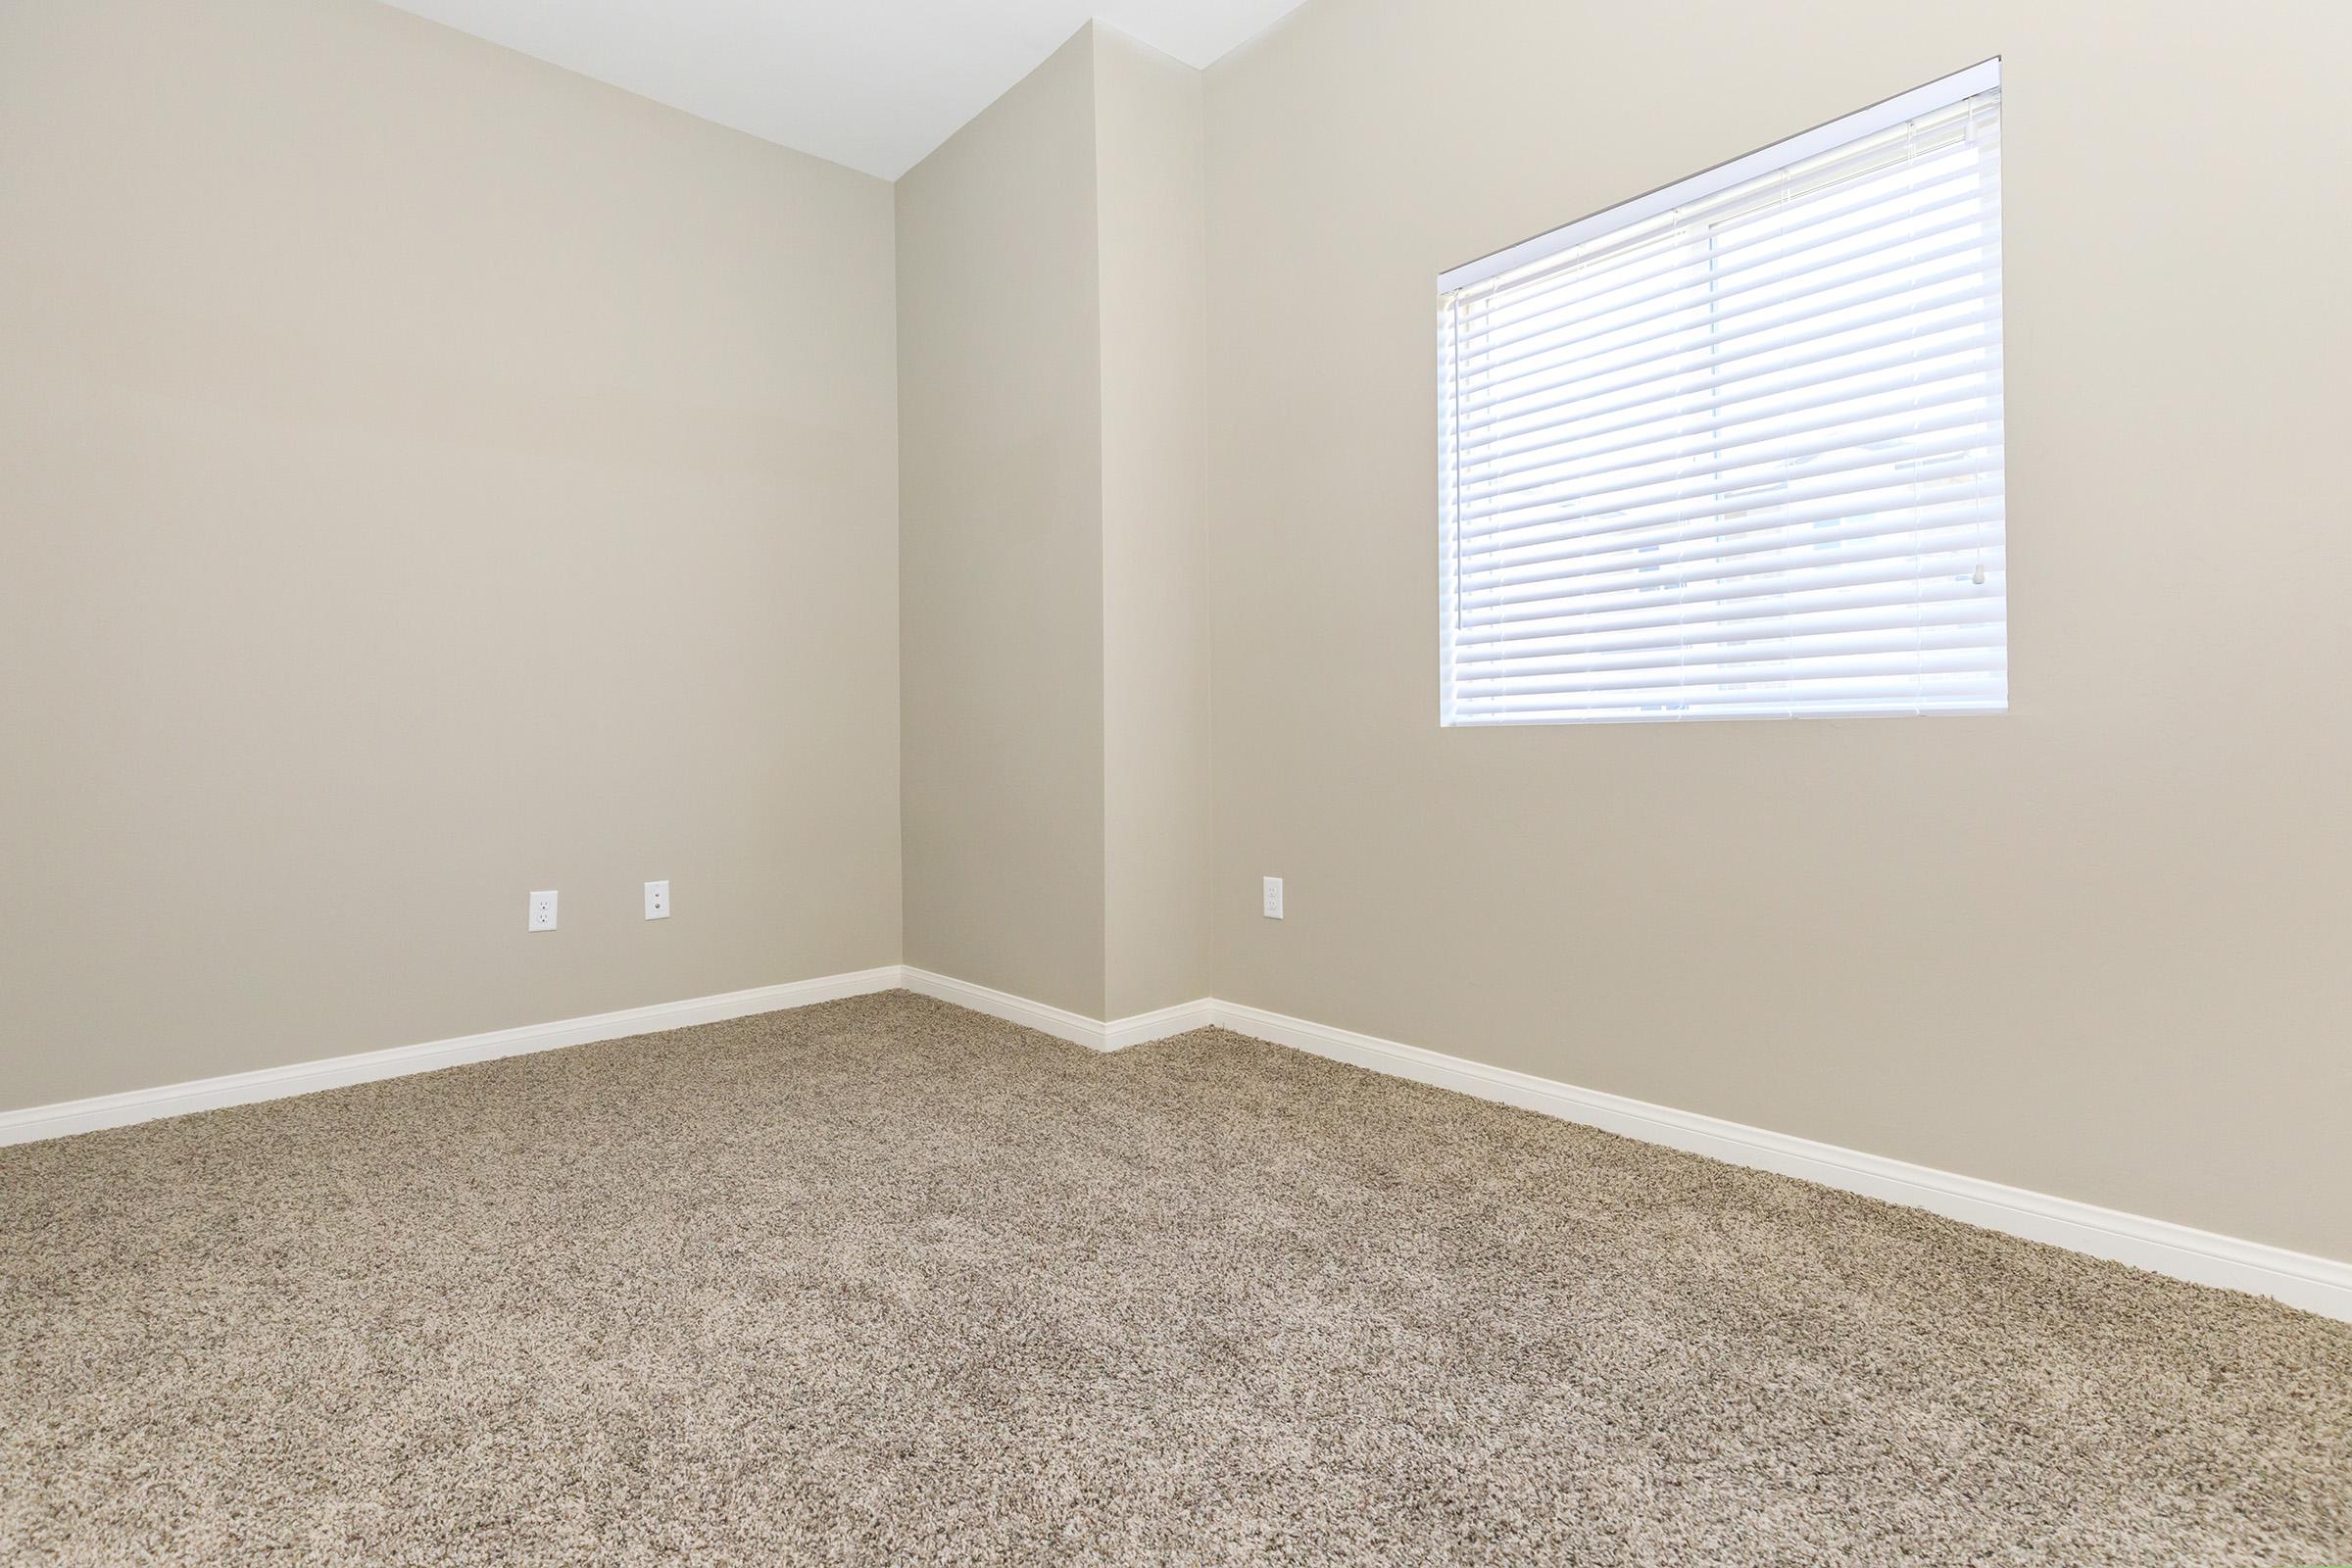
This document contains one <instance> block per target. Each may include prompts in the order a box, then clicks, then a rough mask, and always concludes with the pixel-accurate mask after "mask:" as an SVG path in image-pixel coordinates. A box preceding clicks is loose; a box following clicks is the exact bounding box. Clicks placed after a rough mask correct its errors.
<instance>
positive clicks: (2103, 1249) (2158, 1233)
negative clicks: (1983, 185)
mask: <svg viewBox="0 0 2352 1568" xmlns="http://www.w3.org/2000/svg"><path fill="white" fill-rule="evenodd" d="M901 986H904V987H905V988H907V990H910V991H916V992H920V993H921V994H922V995H924V996H927V997H933V998H936V999H938V1000H939V1001H942V1002H949V1003H954V1004H956V1005H958V1006H963V1007H969V1008H971V1009H972V1010H973V1011H975V1012H984V1013H988V1014H990V1015H991V1016H993V1017H998V1018H1005V1019H1008V1020H1010V1021H1011V1022H1013V1023H1017V1024H1022V1025H1025V1026H1026V1027H1028V1028H1032V1029H1036V1030H1040V1031H1042V1032H1044V1033H1046V1034H1049V1035H1053V1036H1054V1037H1055V1038H1057V1039H1061V1040H1067V1041H1069V1042H1071V1043H1072V1044H1075V1045H1080V1046H1084V1047H1086V1048H1087V1049H1089V1050H1091V1051H1104V1052H1108V1051H1121V1050H1125V1049H1126V1048H1128V1047H1130V1046H1138V1045H1143V1044H1146V1043H1147V1042H1150V1041H1153V1040H1161V1039H1165V1038H1167V1037H1168V1036H1170V1035H1178V1034H1183V1033H1185V1032H1186V1031H1188V1030H1193V1029H1201V1028H1206V1027H1209V1026H1212V1025H1213V1026H1215V1027H1219V1028H1224V1029H1230V1030H1233V1031H1234V1032H1235V1033H1237V1034H1246V1035H1250V1036H1253V1037H1254V1038H1256V1039H1260V1040H1269V1041H1272V1042H1273V1043H1275V1044H1276V1045H1282V1046H1289V1047H1291V1048H1292V1049H1294V1050H1297V1051H1304V1052H1309V1053H1311V1054H1315V1055H1318V1056H1328V1057H1331V1058H1332V1059H1333V1060H1336V1061H1345V1062H1349V1063H1351V1064H1353V1065H1355V1066H1358V1067H1364V1068H1369V1069H1370V1070H1372V1071H1374V1072H1381V1073H1388V1074H1391V1075H1393V1076H1396V1077H1399V1078H1410V1079H1413V1080H1415V1081H1416V1082H1419V1083H1426V1084H1435V1085H1437V1086H1438V1087H1440V1088H1443V1089H1451V1090H1455V1091H1457V1092H1459V1093H1461V1094H1466V1095H1472V1096H1476V1097H1477V1098H1479V1099H1481V1100H1493V1101H1499V1102H1501V1103H1504V1104H1510V1105H1518V1106H1521V1107H1523V1108H1525V1109H1528V1110H1536V1111H1542V1112H1544V1114H1546V1115H1551V1116H1557V1117H1560V1118H1561V1119H1562V1120H1565V1121H1573V1122H1579V1123H1582V1124H1584V1125H1586V1126H1589V1127H1598V1128H1601V1129H1602V1130H1604V1131H1607V1132H1613V1133H1619V1134H1622V1135H1624V1136H1625V1137H1628V1138H1636V1139H1640V1140H1642V1142H1644V1143H1651V1144H1664V1145H1666V1146H1668V1147H1670V1148H1674V1149H1682V1150H1688V1151H1689V1152H1692V1153H1696V1154H1705V1155H1707V1156H1709V1157H1711V1158H1714V1159H1720V1160H1724V1161H1726V1162H1728V1163H1731V1164H1735V1165H1745V1166H1750V1167H1752V1168H1754V1169H1757V1170H1769V1171H1778V1172H1780V1173H1781V1174H1783V1175H1786V1176H1797V1177H1802V1178H1803V1179H1804V1180H1806V1181H1812V1182H1819V1183H1821V1184H1822V1185H1823V1186H1825V1187H1835V1188H1838V1189H1840V1190H1842V1191H1844V1192H1849V1193H1860V1194H1863V1195H1864V1196H1866V1197H1870V1198H1879V1199H1885V1200H1886V1201H1889V1202H1894V1203H1907V1204H1910V1205H1911V1206H1913V1207H1917V1208H1924V1209H1928V1210H1930V1211H1931V1212H1934V1213H1937V1214H1942V1215H1944V1216H1946V1217H1948V1218H1951V1219H1956V1220H1961V1221H1964V1222H1965V1223H1967V1224H1971V1225H1981V1226H1983V1227H1985V1229H1987V1230H1994V1231H2000V1232H2003V1233H2005V1234H2007V1235H2010V1236H2020V1237H2024V1238H2025V1239H2027V1240H2029V1241H2035V1242H2046V1243H2049V1244H2050V1245H2052V1246H2055V1247H2063V1248H2067V1249H2069V1250H2073V1251H2077V1252H2084V1253H2087V1254H2089V1255H2090V1256H2092V1257H2103V1258H2109V1259H2112V1260H2113V1261H2115V1262H2119V1263H2129V1264H2131V1265H2132V1266H2133V1267H2135V1268H2144V1269H2147V1270H2150V1271H2151V1272H2154V1273H2158V1274H2165V1275H2169V1276H2171V1277H2173V1278H2175V1279H2181V1280H2188V1281H2190V1282H2192V1283H2194V1284H2198V1285H2218V1286H2221V1287H2223V1288H2225V1289H2228V1290H2236V1291H2245V1292H2248V1293H2250V1294H2252V1295H2255V1296H2268V1297H2273V1298H2275V1299H2278V1300H2280V1301H2284V1302H2285V1303H2287V1304H2288V1305H2289V1306H2297V1307H2301V1308H2303V1309H2304V1310H2306V1311H2311V1312H2317V1313H2320V1314H2321V1315H2323V1316H2325V1317H2331V1318H2337V1319H2340V1320H2342V1321H2345V1322H2352V1263H2342V1262H2338V1261H2336V1260H2334V1259H2332V1258H2325V1257H2315V1256H2313V1255H2311V1254H2310V1253H2307V1252H2295V1251H2289V1250H2286V1249H2284V1248H2278V1247H2266V1246H2263V1245H2261V1244H2260V1243H2256V1242H2246V1241H2240V1240H2238V1239H2237V1238H2235V1237H2230V1236H2219V1235H2216V1234H2214V1233H2213V1232H2211V1231H2201V1230H2196V1229H2193V1228H2191V1227H2189V1226H2186V1225H2175V1224H2172V1223H2169V1222H2167V1221H2164V1220H2156V1219H2149V1218H2146V1217H2144V1216H2142V1215H2138V1214H2126V1213H2121V1212H2119V1211H2117V1210H2115V1209H2110V1208H2100V1207H2098V1206H2096V1205H2094V1204H2090V1203H2080V1202H2076V1201H2074V1200H2072V1199H2066V1198H2053V1197H2051V1196H2050V1195H2048V1194H2046V1193H2034V1192H2029V1191H2027V1190H2025V1189H2024V1188H2019V1187H2004V1186H2002V1185H2000V1184H1999V1183H1997V1182H1987V1181H1980V1180H1978V1179H1977V1178H1975V1177H1973V1176H1961V1175H1956V1174H1954V1173H1952V1172H1950V1171H1941V1170H1935V1169H1932V1168H1930V1167H1928V1166H1925V1165H1913V1164H1909V1163H1906V1162H1905V1161H1902V1160H1898V1159H1887V1158H1885V1157H1883V1156H1881V1155H1877V1154H1865V1153H1862V1152H1858V1151H1855V1150H1851V1149H1840V1148H1838V1146H1836V1145H1834V1144H1822V1143H1816V1142H1814V1141H1813V1140H1811V1139H1807V1138H1791V1137H1789V1136H1788V1135H1787V1134H1784V1133H1775V1132H1767V1131H1765V1130H1764V1129H1762V1128H1760V1127H1747V1126H1742V1125H1741V1124H1740V1123H1739V1122H1733V1121H1724V1120H1722V1119H1720V1118H1718V1117H1714V1116H1701V1115H1698V1114H1695V1113H1693V1112H1691V1111H1687V1110H1675V1109H1671V1108H1669V1107H1667V1106H1664V1105H1652V1104H1648V1103H1644V1102H1642V1101H1639V1100H1628V1099H1625V1098H1624V1097H1622V1096H1619V1095H1610V1094H1603V1093H1601V1092H1600V1091H1598V1090H1593V1089H1579V1088H1577V1087H1576V1086H1575V1085H1573V1084H1563V1083H1558V1082H1555V1081H1554V1080H1552V1079H1548V1078H1539V1077H1536V1076H1535V1075H1534V1074H1532V1073H1523V1072H1514V1071H1512V1070H1510V1069H1509V1068H1506V1067H1493V1066H1489V1065H1487V1064H1486V1063H1484V1062H1478V1061H1471V1060H1468V1059H1467V1058H1465V1057H1461V1056H1448V1055H1445V1054H1441V1053H1439V1052H1435V1051H1424V1050H1422V1049H1421V1048H1420V1047H1418V1046H1407V1045H1401V1044H1399V1043H1397V1041H1394V1040H1382V1039H1379V1038H1377V1037H1375V1036H1372V1035H1362V1034H1356V1033H1354V1032H1352V1031H1350V1030H1347V1029H1335V1028H1332V1027H1330V1026H1329V1025H1327V1024H1319V1023H1313V1022H1310V1021H1308V1020H1306V1019H1304V1018H1293V1017H1288V1016H1286V1015H1284V1014H1282V1013H1278V1012H1268V1011H1265V1010H1264V1009H1262V1008H1259V1007H1250V1006H1244V1005H1241V1004H1239V1003H1231V1002H1217V1001H1212V1000H1210V999H1207V998H1203V999H1201V1001H1198V1002H1188V1003H1182V1004H1179V1005H1176V1006H1173V1007H1162V1008H1160V1009H1159V1010H1158V1011H1156V1012H1149V1013H1141V1014H1138V1015H1137V1016H1135V1017H1132V1018H1120V1019H1116V1020H1113V1021H1111V1022H1108V1023H1105V1022H1103V1021H1101V1020H1098V1019H1094V1018H1087V1017H1082V1016H1081V1015H1079V1014H1078V1013H1074V1012H1070V1011H1068V1010H1066V1009H1064V1008H1061V1007H1053V1006H1048V1005H1045V1004H1044V1003H1040V1002H1031V1001H1029V1000H1027V999H1026V998H1022V997H1016V996H1013V995H1011V994H1009V993H1007V992H1003V991H993V990H991V989H989V988H988V987H986V986H977V985H973V984H971V983H970V982H969V981H964V980H955V979H951V978H949V977H948V976H946V975H940V974H933V973H931V972H930V971H929V970H925V969H916V968H912V967H908V966H903V965H899V964H886V965H884V966H883V967H881V968H878V969H864V970H860V971H858V972H857V973H855V974H837V975H827V976H825V977H823V978H820V979H815V980H800V981H795V982H792V983H791V984H787V985H780V986H761V987H760V988H759V989H757V990H752V991H736V992H730V993H728V994H726V995H724V996H715V997H698V998H695V999H693V1000H692V1001H687V1002H671V1003H662V1004H659V1005H654V1006H650V1007H629V1008H624V1009H622V1010H621V1011H618V1012H604V1013H598V1014H596V1015H594V1016H593V1017H587V1018H567V1019H564V1020H563V1021H562V1022H560V1023H542V1024H528V1025H525V1026H523V1027H521V1028H518V1029H498V1030H493V1031H491V1032H490V1033H488V1034H479V1035H466V1036H463V1037H461V1038H459V1039H455V1040H437V1041H433V1042H430V1043H428V1044H425V1045H419V1046H401V1047H396V1048H394V1049H392V1050H389V1051H368V1052H362V1053H360V1054H357V1055H350V1056H334V1057H330V1058H328V1059H326V1060H323V1061H307V1062H298V1063H295V1064H294V1065H292V1066H286V1067H270V1068H264V1069H263V1070H261V1071H259V1072H241V1073H231V1074H229V1075H228V1076H226V1077H221V1078H204V1079H199V1080H197V1081H195V1082H193V1083H182V1084H169V1085H166V1086H164V1087H162V1088H159V1089H141V1090H134V1091H131V1092H130V1093H127V1094H120V1095H101V1096H99V1097H97V1098H96V1099H92V1100H76V1101H70V1102H67V1103H63V1104H55V1105H35V1106H32V1107H31V1108H29V1109H25V1110H11V1111H0V1145H6V1144H23V1143H31V1142H34V1141H36V1140H39V1139H44V1138H64V1137H67V1136H70V1135H72V1134H73V1133H85V1132H95V1131H97V1130H98V1129H100V1128H102V1127H121V1126H125V1125H127V1124H129V1123H132V1122H141V1121H154V1120H158V1119H160V1118H162V1117H166V1116H183V1115H186V1114H188V1113H189V1112H191V1111H199V1110H214V1109H218V1108H220V1107H221V1106H223V1105H242V1104H249V1103H253V1102H256V1101H263V1100H276V1099H280V1098H283V1097H285V1096H289V1095H307V1094H314V1093H316V1092H318V1091H319V1090H321V1089H339V1088H342V1087H344V1086H345V1085H348V1084H358V1083H367V1082H369V1081H372V1080H374V1079H379V1078H399V1077H405V1076H406V1075H408V1074H410V1073H419V1072H432V1071H435V1070H437V1069H439V1068H442V1067H455V1066H458V1065H460V1064H462V1063H465V1062H469V1061H487V1060H490V1059H491V1058H493V1057H497V1056H516V1055H522V1054H527V1053H530V1052H535V1051H554V1050H557V1049H559V1048H561V1047H564V1046H579V1045H586V1044H588V1043H590V1042H592V1041H598V1040H620V1039H626V1038H627V1037H629V1036H631V1035H642V1034H653V1033H655V1032H657V1031H660V1030H663V1029H683V1028H686V1027H688V1026H690V1025H693V1024H698V1023H715V1022H717V1021H718V1020H720V1019H723V1018H741V1017H747V1016H749V1015H751V1014H753V1013H760V1012H774V1011H778V1010H781V1009H783V1008H787V1007H802V1006H807V1005H809V1004H811V1003H817V1002H829V1001H832V1000H834V999H836V998H840V997H854V996H862V995H865V994H867V993H869V992H876V991H890V990H895V989H897V988H899V987H901Z"/></svg>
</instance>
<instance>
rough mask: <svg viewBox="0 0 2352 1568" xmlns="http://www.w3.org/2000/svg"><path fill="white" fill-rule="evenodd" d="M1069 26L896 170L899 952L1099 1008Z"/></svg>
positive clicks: (1083, 193)
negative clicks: (992, 95)
mask: <svg viewBox="0 0 2352 1568" xmlns="http://www.w3.org/2000/svg"><path fill="white" fill-rule="evenodd" d="M1094 64H1095V60H1094V44H1093V40H1092V38H1091V37H1090V36H1089V34H1088V33H1087V32H1084V31H1081V32H1080V33H1079V34H1078V35H1077V36H1075V37H1073V38H1072V39H1071V40H1070V41H1069V42H1068V43H1067V44H1065V45H1064V46H1063V47H1062V48H1061V49H1060V50H1059V51H1058V52H1057V53H1055V54H1054V57H1053V58H1052V59H1051V60H1049V61H1047V62H1046V64H1044V65H1042V66H1040V67H1039V68H1038V69H1037V70H1036V72H1034V73H1031V74H1030V76H1029V77H1028V78H1027V79H1026V80H1024V81H1022V82H1021V83H1020V84H1019V85H1018V86H1016V87H1014V88H1013V89H1012V90H1011V91H1010V92H1008V93H1006V94H1005V96H1004V97H1003V98H1001V99H999V100H998V101H997V102H996V103H995V104H994V105H993V106H991V107H990V108H989V109H988V110H987V111H986V112H985V113H983V114H982V115H981V116H980V118H979V119H977V120H975V121H973V122H972V123H970V124H968V125H966V126H964V127H963V129H961V130H959V131H957V132H956V135H955V136H954V137H953V138H951V139H950V140H949V141H948V143H947V144H946V145H945V146H943V147H941V148H940V149H939V150H938V151H937V152H935V153H933V154H932V155H931V156H930V157H929V158H926V159H925V160H923V162H922V163H920V164H918V165H916V166H915V167H914V168H913V169H912V170H910V171H909V172H907V175H906V177H905V178H903V179H901V180H900V181H899V186H898V221H899V259H900V268H899V314H900V337H899V374H900V384H901V389H902V396H901V406H900V417H901V423H902V429H903V432H904V438H905V439H904V445H903V447H902V449H901V457H900V488H901V503H902V512H901V531H902V534H903V537H904V540H905V552H904V557H903V560H902V564H901V571H900V591H901V613H902V618H903V622H904V626H905V638H904V645H903V647H904V659H905V670H906V681H905V704H906V708H905V719H904V724H905V755H906V773H905V811H906V820H905V847H906V908H907V962H909V963H912V964H915V965H918V966H919V967H922V968H926V969H932V970H937V971H939V972H941V973H943V974H949V975H953V976H955V977H956V978H957V979H960V980H969V981H972V982H975V983H977V984H980V985H986V986H994V987H996V988H998V989H1000V990H1005V991H1009V992H1012V993H1013V994H1014V995H1016V996H1022V997H1027V998H1030V999H1032V1000H1033V1001H1038V1002H1045V1003H1050V1004H1052V1005H1055V1006H1060V1007H1067V1008H1070V1009H1071V1010H1073V1011H1076V1012H1078V1013H1081V1014H1084V1015H1086V1016H1090V1017H1093V1016H1099V1015H1100V1013H1101V1008H1102V1005H1103V536H1102V494H1103V425H1102V419H1101V415H1100V408H1101V397H1102V357H1101V336H1100V323H1099V316H1098V304H1097V275H1098V273H1097V262H1096V228H1095V140H1094Z"/></svg>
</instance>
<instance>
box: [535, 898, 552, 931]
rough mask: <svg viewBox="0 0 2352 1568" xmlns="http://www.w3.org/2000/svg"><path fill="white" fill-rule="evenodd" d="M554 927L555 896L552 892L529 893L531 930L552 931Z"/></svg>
mask: <svg viewBox="0 0 2352 1568" xmlns="http://www.w3.org/2000/svg"><path fill="white" fill-rule="evenodd" d="M555 928H556V896H555V894H553V893H534V894H532V895H531V925H530V929H532V930H533V931H553V930H554V929H555Z"/></svg>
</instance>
